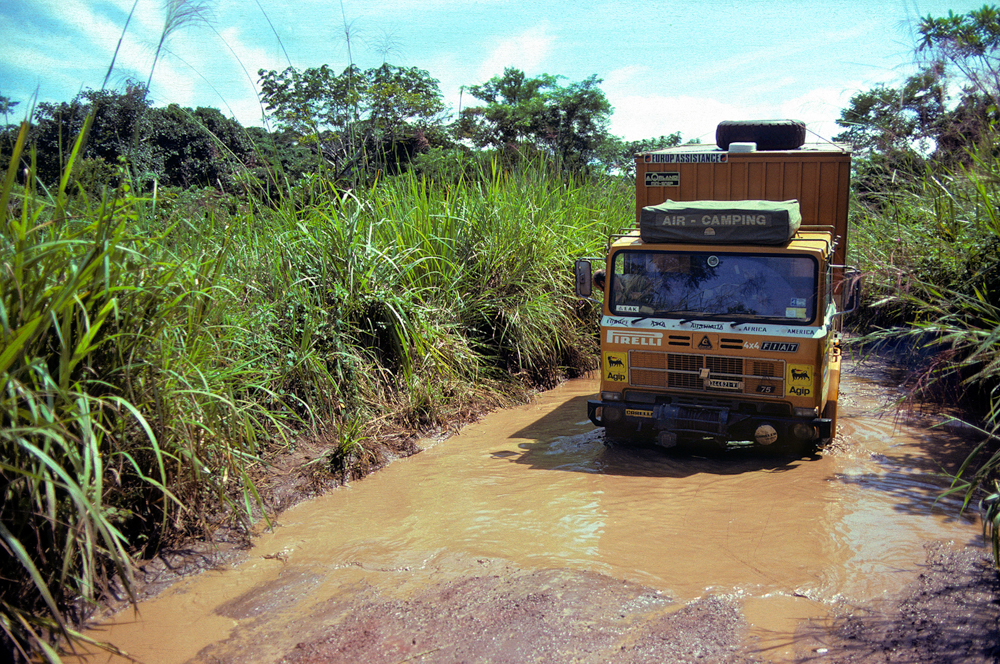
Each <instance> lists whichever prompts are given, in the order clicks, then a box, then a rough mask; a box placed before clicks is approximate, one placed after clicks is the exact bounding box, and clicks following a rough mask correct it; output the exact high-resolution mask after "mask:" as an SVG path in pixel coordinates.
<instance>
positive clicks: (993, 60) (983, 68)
mask: <svg viewBox="0 0 1000 664" xmlns="http://www.w3.org/2000/svg"><path fill="white" fill-rule="evenodd" d="M919 32H920V36H921V40H920V43H919V44H918V45H917V52H918V53H925V54H927V55H928V56H930V58H931V59H932V61H933V62H935V63H940V65H941V66H942V68H943V67H946V66H948V65H950V66H952V67H954V68H955V69H957V70H958V71H959V72H960V73H961V74H962V76H963V78H964V79H965V80H966V81H967V82H968V83H969V84H971V85H972V86H973V87H974V88H975V89H977V90H979V91H980V92H981V93H983V94H985V95H987V96H988V97H989V98H991V99H992V100H993V103H994V104H998V102H1000V56H998V51H1000V9H998V8H997V7H995V6H991V5H983V7H982V8H980V9H976V10H973V11H970V12H969V13H968V14H954V13H953V12H951V11H949V12H948V15H947V16H943V17H939V18H935V17H933V16H929V15H928V16H927V17H925V18H923V19H922V20H921V21H920V27H919Z"/></svg>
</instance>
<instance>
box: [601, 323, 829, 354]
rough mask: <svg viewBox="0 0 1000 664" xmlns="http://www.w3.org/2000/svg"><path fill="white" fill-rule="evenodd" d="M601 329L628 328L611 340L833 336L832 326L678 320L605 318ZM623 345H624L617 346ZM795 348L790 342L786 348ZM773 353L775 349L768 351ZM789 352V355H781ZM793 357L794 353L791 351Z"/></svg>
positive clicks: (820, 337)
mask: <svg viewBox="0 0 1000 664" xmlns="http://www.w3.org/2000/svg"><path fill="white" fill-rule="evenodd" d="M601 327H605V328H608V327H625V328H629V329H628V330H608V340H609V341H610V336H611V332H612V331H614V332H616V333H621V334H622V335H624V336H630V335H633V334H635V333H636V332H637V331H639V330H651V329H653V328H655V329H658V330H664V329H665V330H671V331H676V332H691V331H695V330H699V331H700V330H715V331H719V332H729V333H731V334H741V335H745V336H751V335H753V336H768V337H797V338H799V339H802V338H808V339H822V338H823V337H826V336H827V335H829V334H830V326H829V325H824V326H822V327H805V326H803V327H789V326H787V325H783V324H771V325H768V324H761V323H740V322H739V321H732V322H720V321H699V320H679V319H678V318H651V317H645V316H641V317H639V318H627V317H622V316H604V317H603V318H602V319H601ZM614 343H622V342H617V341H616V342H614ZM786 345H788V346H791V345H793V344H792V343H791V342H789V343H788V344H786ZM768 350H774V349H768ZM778 352H786V351H778ZM787 352H789V353H793V352H795V351H793V350H788V351H787Z"/></svg>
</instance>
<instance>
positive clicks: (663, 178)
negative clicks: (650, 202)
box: [646, 171, 681, 187]
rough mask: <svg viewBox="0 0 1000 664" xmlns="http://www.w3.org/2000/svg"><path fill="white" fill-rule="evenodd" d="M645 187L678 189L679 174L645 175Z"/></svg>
mask: <svg viewBox="0 0 1000 664" xmlns="http://www.w3.org/2000/svg"><path fill="white" fill-rule="evenodd" d="M646 186H647V187H679V186H681V174H680V173H677V172H673V171H670V172H663V173H653V172H648V171H647V173H646Z"/></svg>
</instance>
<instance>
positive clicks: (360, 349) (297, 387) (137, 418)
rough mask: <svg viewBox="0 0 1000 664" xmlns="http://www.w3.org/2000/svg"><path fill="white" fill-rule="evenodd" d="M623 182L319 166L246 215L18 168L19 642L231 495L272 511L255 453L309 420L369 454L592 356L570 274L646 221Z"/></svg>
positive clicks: (8, 330)
mask: <svg viewBox="0 0 1000 664" xmlns="http://www.w3.org/2000/svg"><path fill="white" fill-rule="evenodd" d="M25 131H26V128H25ZM12 163H17V160H16V159H15V160H12ZM67 175H68V173H67ZM68 181H69V178H68V177H66V178H64V183H65V182H68ZM617 186H618V185H615V184H614V183H611V182H608V183H585V182H573V181H570V180H566V179H565V178H564V177H562V176H559V175H558V174H555V173H554V172H553V171H549V170H547V169H546V168H545V167H544V166H542V165H540V164H536V165H531V164H526V165H524V166H523V167H521V168H519V169H516V170H515V171H513V172H507V171H502V170H501V169H499V168H496V167H495V166H494V167H489V166H488V165H487V167H486V168H485V169H483V170H482V171H480V172H478V173H476V176H475V178H474V179H469V180H466V179H460V180H459V181H458V182H454V183H448V184H447V185H444V184H436V183H433V182H430V181H428V180H425V179H422V178H419V177H418V176H416V175H412V174H411V175H405V176H398V177H394V178H391V179H389V180H385V181H380V182H376V183H375V184H374V185H372V186H370V187H369V188H367V189H366V190H364V191H358V190H354V191H351V190H345V189H342V188H339V187H338V186H336V185H335V184H334V183H331V182H328V181H326V180H325V179H324V178H323V177H322V176H317V177H315V178H312V179H311V180H310V181H309V182H308V184H307V186H305V187H303V188H301V189H300V190H299V191H296V192H289V195H288V196H286V197H285V198H284V199H283V200H282V201H281V203H280V204H279V206H278V207H276V208H274V207H265V206H264V205H262V204H261V203H260V202H259V201H255V200H243V201H240V202H239V203H238V205H237V204H234V205H233V206H230V207H232V208H234V209H235V211H230V209H229V207H227V206H217V205H214V204H213V199H214V198H215V196H214V195H206V197H205V198H204V199H200V200H199V199H194V200H189V201H186V202H185V201H179V200H174V201H166V200H163V199H162V198H157V196H156V195H153V196H149V197H146V196H139V195H135V194H134V193H132V190H131V189H130V187H129V186H128V184H127V183H126V184H123V185H121V186H120V187H119V188H117V189H115V190H107V191H105V192H104V193H103V194H102V195H101V196H100V197H99V198H98V197H94V196H92V195H88V194H86V193H85V192H84V191H82V190H80V191H78V192H77V193H76V194H75V195H74V196H72V197H71V196H69V195H68V194H67V193H66V192H65V191H64V190H63V189H62V188H61V189H60V190H59V191H57V192H56V193H55V194H51V195H50V194H47V193H46V192H44V191H36V190H35V189H34V187H33V185H31V184H29V186H27V187H24V188H19V187H15V186H14V177H13V174H12V173H8V178H7V180H6V181H5V184H4V189H3V201H2V202H4V203H8V202H9V203H10V204H9V205H4V207H3V208H2V209H3V210H4V224H3V235H2V238H3V247H2V255H3V256H4V257H5V258H4V262H3V269H4V273H5V274H4V279H3V282H2V284H3V287H2V292H0V297H2V299H0V321H2V324H3V327H2V333H3V342H4V343H3V351H2V354H0V370H2V373H0V380H2V381H3V388H4V389H3V397H2V399H3V401H2V404H3V417H4V426H3V428H2V431H0V445H2V446H3V452H2V454H3V460H4V461H3V465H2V472H0V480H2V487H0V490H2V491H3V500H2V502H0V523H2V524H3V526H2V527H3V530H2V531H0V536H2V538H3V546H4V548H5V549H6V551H7V552H8V553H10V554H11V557H10V559H9V561H8V563H7V564H5V565H4V569H3V578H4V579H7V581H5V582H4V587H3V598H4V600H3V601H4V604H3V607H2V610H3V616H2V620H3V626H4V630H5V631H6V632H7V634H8V636H9V637H10V638H11V639H12V640H13V641H15V642H17V643H20V644H23V645H25V647H34V648H41V649H47V648H49V646H48V645H46V643H45V639H44V637H43V635H45V634H50V633H51V630H52V629H53V628H56V627H57V626H58V627H62V628H66V626H67V625H68V622H67V612H68V611H71V612H80V611H85V610H86V605H88V604H90V603H92V602H94V601H95V600H96V599H97V597H98V596H99V595H100V593H101V592H102V591H103V589H105V588H106V587H107V584H108V583H109V579H110V577H111V576H113V575H118V576H119V577H121V578H123V579H126V580H127V579H128V570H129V556H130V555H132V554H134V553H136V552H137V551H140V550H141V549H142V547H143V545H144V543H149V544H151V545H155V544H156V543H157V542H158V540H159V538H161V537H162V536H164V535H165V534H166V533H167V532H168V531H176V530H178V529H180V530H182V531H183V530H188V531H189V532H192V533H195V532H199V531H200V529H206V528H210V527H211V526H212V525H213V524H212V523H210V522H209V521H206V520H205V516H204V515H206V514H211V513H217V512H218V510H217V509H216V508H217V507H218V506H219V505H228V509H229V510H231V511H232V512H231V513H232V515H233V518H238V519H242V520H243V521H247V520H249V518H250V516H251V515H252V514H253V513H254V510H255V506H256V504H257V503H258V502H259V501H260V497H259V496H258V495H257V492H256V489H255V487H254V484H253V482H252V481H251V479H250V470H251V468H252V466H253V464H256V463H259V462H260V459H261V456H262V454H264V453H265V452H267V453H273V452H274V451H275V450H274V448H275V446H280V445H282V444H286V443H288V442H289V441H291V440H292V439H293V438H294V437H295V436H297V435H300V434H305V435H308V434H309V433H310V432H315V431H316V430H319V429H320V428H324V427H329V426H330V425H334V426H336V428H337V430H338V431H339V432H341V433H340V445H339V446H338V447H336V448H333V449H331V450H330V451H329V455H330V459H331V460H334V459H337V458H338V457H343V456H344V455H348V456H349V455H351V454H352V453H353V454H354V455H358V454H362V453H363V447H364V445H365V440H366V436H370V435H372V434H373V433H374V432H375V431H377V430H378V428H379V426H386V425H391V426H396V427H403V428H408V429H416V428H419V427H422V426H428V425H434V424H438V423H442V422H445V421H447V420H448V418H449V417H450V416H451V414H452V411H457V410H461V409H463V408H466V407H467V406H468V405H469V404H470V403H471V402H472V401H473V400H475V399H477V398H482V397H488V398H490V399H493V400H494V401H495V400H496V399H497V398H498V393H499V398H503V397H507V398H516V397H517V395H519V394H522V393H523V390H524V389H525V388H527V387H530V386H532V385H548V384H551V383H552V382H553V381H555V380H556V379H557V378H558V377H559V376H560V375H564V374H573V373H576V372H579V371H582V370H586V369H587V368H589V366H590V364H591V362H592V357H593V350H594V341H593V338H592V334H591V333H590V332H589V331H588V325H587V324H586V321H587V320H589V317H587V316H585V317H584V320H581V319H580V318H578V317H577V311H578V305H577V303H576V302H575V301H574V300H573V298H572V282H571V277H570V272H569V269H568V267H567V266H569V265H571V264H572V260H571V258H572V257H575V256H580V255H588V254H595V253H597V251H598V245H599V244H600V243H601V242H602V241H603V238H605V237H606V236H607V233H608V231H609V230H610V229H611V228H612V227H615V226H618V225H620V222H621V220H622V219H626V218H628V216H629V215H630V214H631V210H630V207H629V204H628V200H629V197H628V196H626V195H624V194H623V193H622V192H621V191H620V190H619V189H618V188H617ZM359 446H360V447H359ZM28 576H30V578H31V581H32V586H33V590H31V591H26V589H25V588H24V587H23V585H22V584H21V583H20V582H19V581H17V580H16V579H23V578H26V577H28ZM126 585H127V584H126ZM33 616H35V617H33ZM37 616H46V617H44V618H40V617H37ZM46 652H47V653H48V656H50V657H54V653H53V652H51V651H50V650H46Z"/></svg>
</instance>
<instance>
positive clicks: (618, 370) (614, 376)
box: [604, 353, 628, 383]
mask: <svg viewBox="0 0 1000 664" xmlns="http://www.w3.org/2000/svg"><path fill="white" fill-rule="evenodd" d="M604 379H605V380H610V381H613V382H616V383H627V382H628V353H605V354H604Z"/></svg>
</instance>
